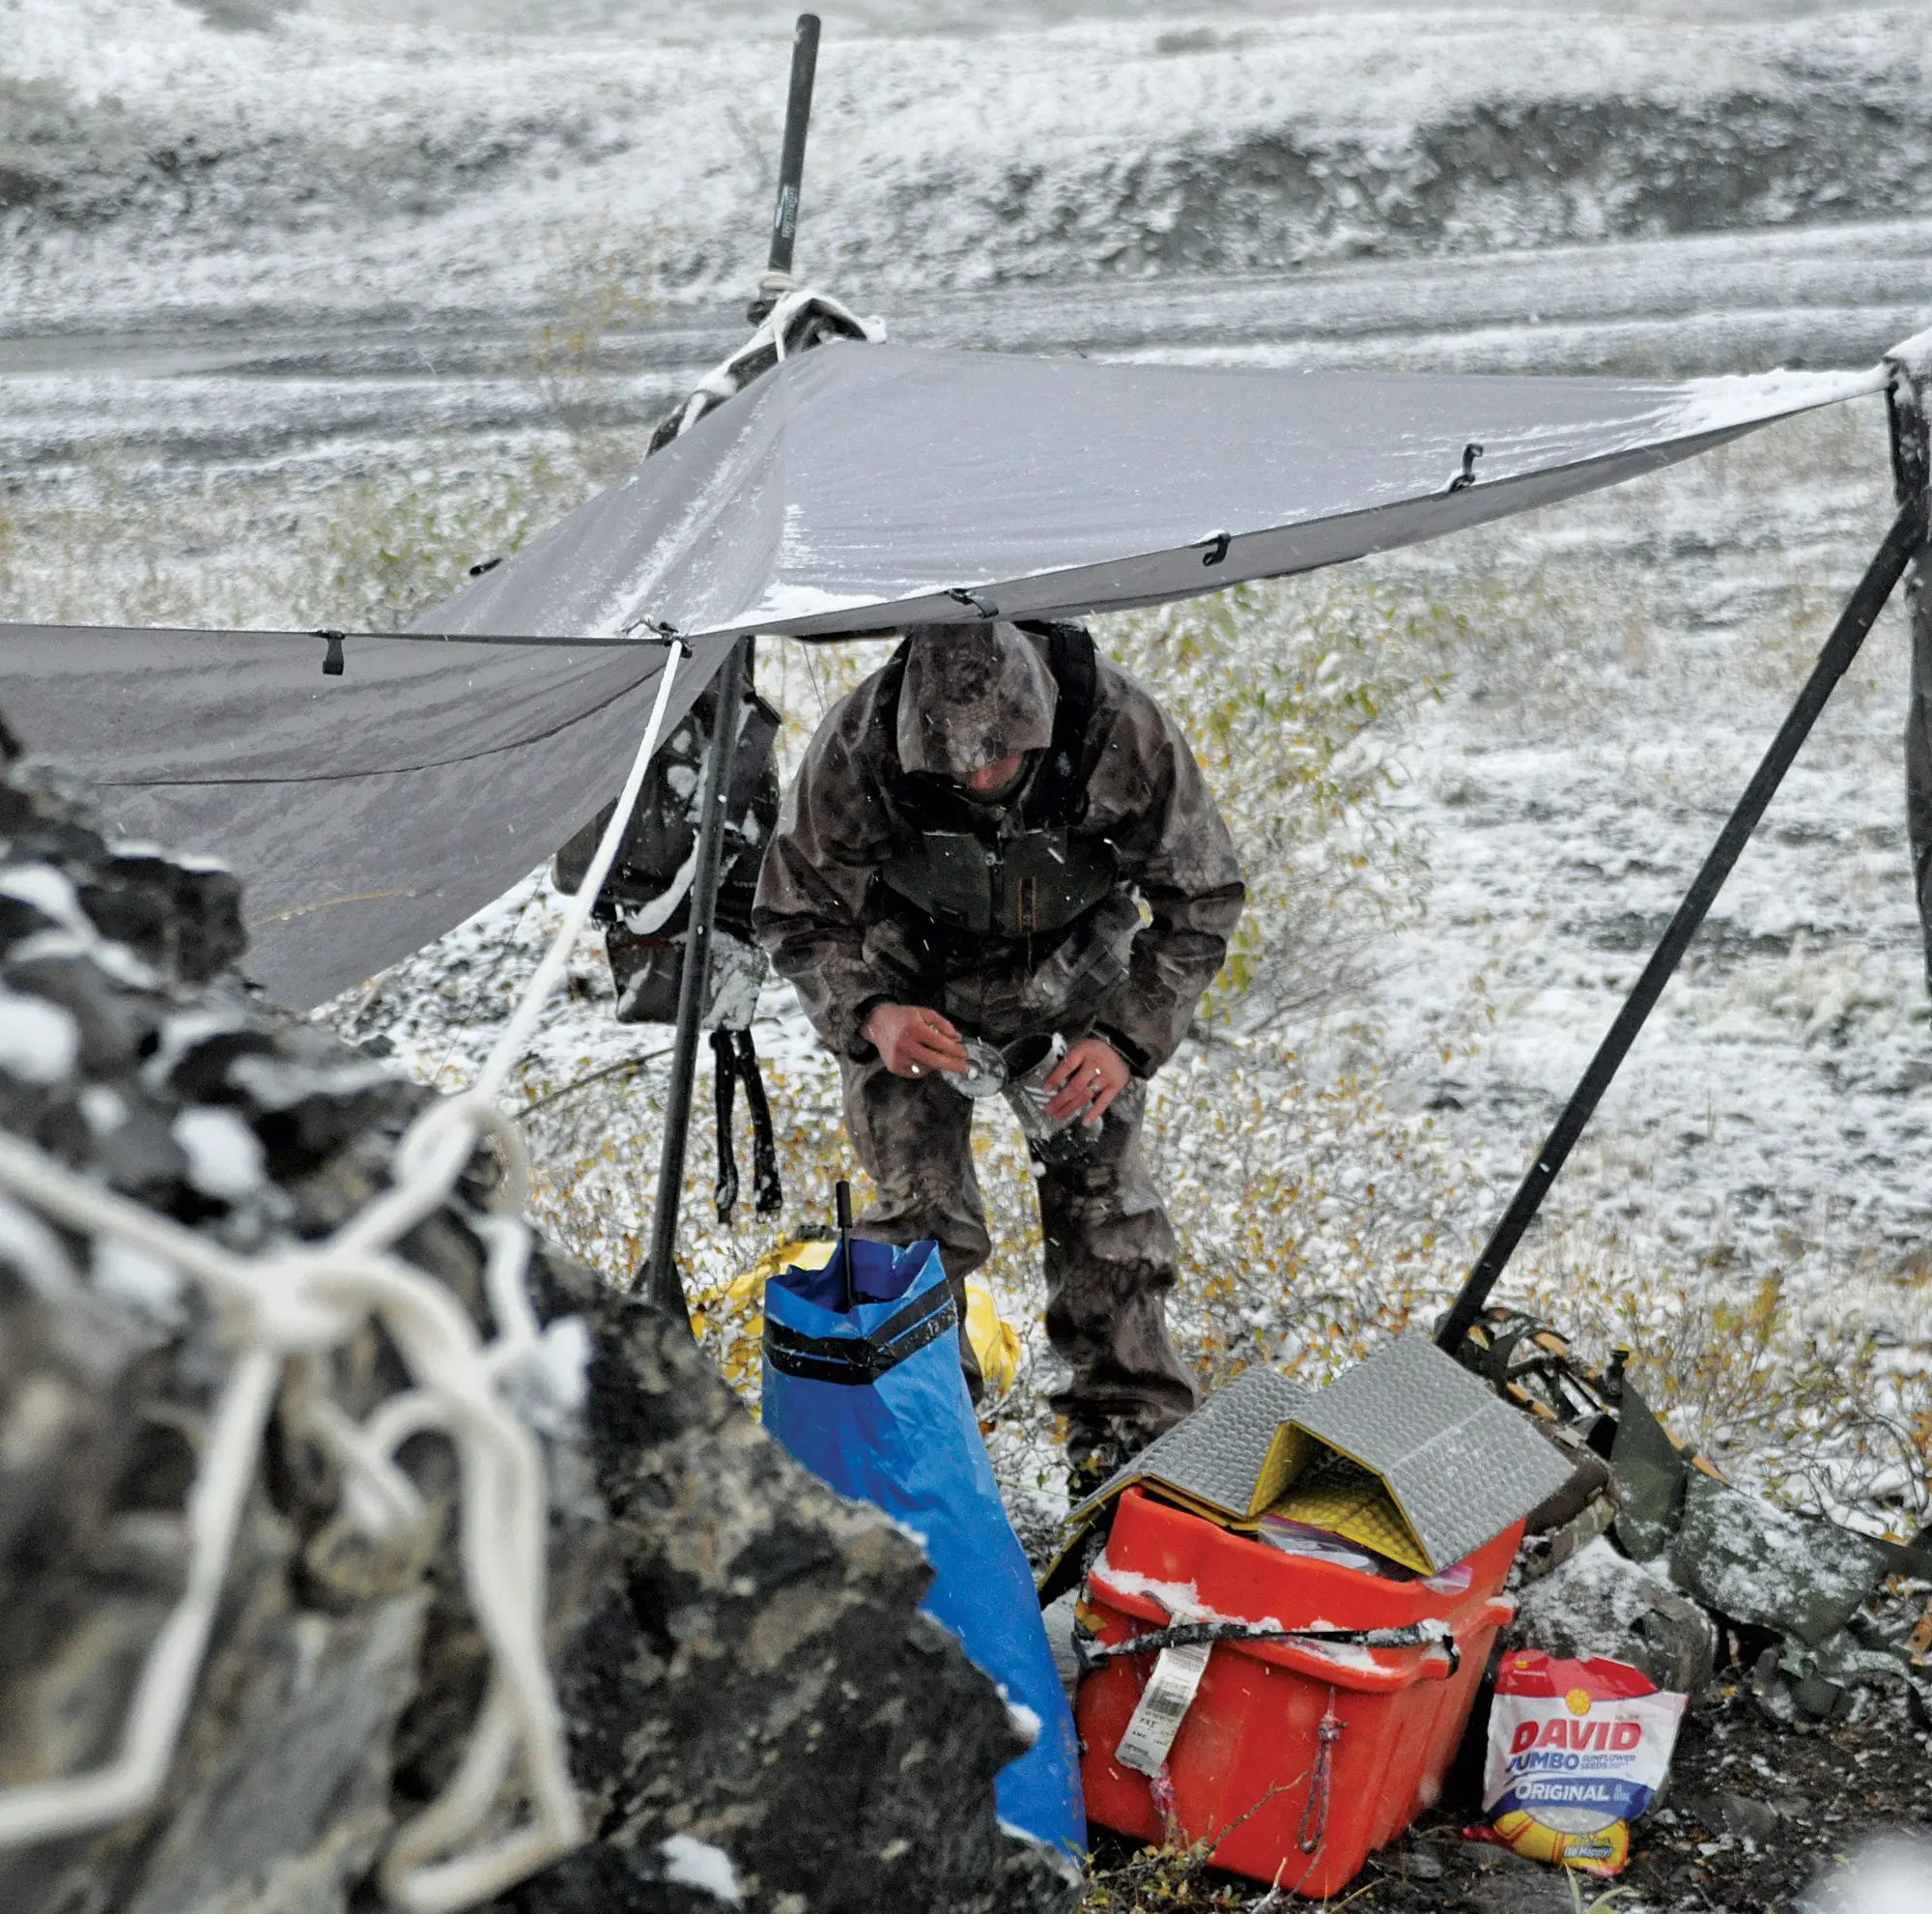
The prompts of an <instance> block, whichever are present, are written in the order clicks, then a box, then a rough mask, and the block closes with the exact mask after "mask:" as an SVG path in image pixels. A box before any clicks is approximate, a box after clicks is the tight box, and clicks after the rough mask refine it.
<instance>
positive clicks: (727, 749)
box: [643, 638, 751, 1324]
mask: <svg viewBox="0 0 1932 1914" xmlns="http://www.w3.org/2000/svg"><path fill="white" fill-rule="evenodd" d="M750 646H751V640H750V639H746V638H741V639H740V640H739V641H738V642H737V643H735V644H734V645H732V647H731V649H730V652H729V653H728V654H727V656H726V657H725V664H724V667H723V669H722V670H721V671H719V673H718V680H717V684H718V709H717V712H716V714H715V715H714V717H713V718H712V720H711V742H710V744H709V746H708V748H707V749H706V751H705V754H704V796H703V800H702V809H701V811H700V812H699V814H698V821H697V869H696V871H694V872H693V873H692V882H691V921H690V925H689V927H688V928H687V929H686V930H685V933H684V970H683V975H682V977H681V978H680V979H679V981H678V989H677V1035H676V1037H675V1038H674V1039H673V1041H672V1044H671V1057H670V1083H669V1085H668V1088H667V1089H666V1091H665V1128H664V1145H663V1148H662V1149H661V1151H660V1152H659V1155H658V1193H657V1201H656V1202H655V1204H653V1206H652V1209H651V1247H650V1254H649V1256H648V1257H647V1258H646V1259H645V1263H644V1269H643V1277H644V1282H643V1289H644V1294H645V1295H646V1296H647V1297H648V1298H649V1300H651V1301H653V1302H655V1303H656V1304H657V1305H658V1307H659V1308H660V1309H663V1310H665V1311H666V1312H667V1313H668V1314H669V1315H671V1316H674V1317H676V1318H677V1320H678V1321H679V1322H682V1323H687V1324H688V1323H689V1322H690V1320H691V1312H690V1310H689V1309H688V1308H687V1307H686V1305H685V1300H684V1282H683V1279H682V1278H681V1277H680V1276H679V1274H678V1271H677V1213H678V1207H679V1202H680V1199H681V1198H682V1197H683V1194H684V1157H685V1145H686V1143H687V1141H688V1140H689V1138H690V1135H691V1091H692V1084H693V1082H694V1080H695V1078H696V1071H697V1026H698V1022H699V1020H700V1018H701V1017H702V1015H703V1012H704V999H705V996H706V994H707V987H708V986H709V984H710V981H711V934H712V930H713V928H714V927H715V924H716V920H717V916H718V882H719V877H720V874H721V873H722V871H724V868H725V796H726V794H727V793H728V792H729V790H730V788H731V760H732V758H733V757H735V756H736V755H737V744H738V723H739V719H740V716H741V713H742V707H743V705H744V702H745V656H746V653H747V651H748V650H749V649H750Z"/></svg>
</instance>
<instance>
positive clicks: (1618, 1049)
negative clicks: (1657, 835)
mask: <svg viewBox="0 0 1932 1914" xmlns="http://www.w3.org/2000/svg"><path fill="white" fill-rule="evenodd" d="M1901 489H1902V490H1903V489H1905V488H1904V486H1903V485H1901ZM1925 535H1926V501H1925V496H1924V494H1923V492H1922V491H1920V492H1916V493H1915V494H1912V495H1910V496H1908V497H1907V500H1906V502H1905V505H1904V508H1903V509H1902V510H1901V511H1900V512H1899V514H1898V517H1897V518H1896V519H1894V520H1893V521H1892V526H1891V529H1890V530H1889V532H1887V533H1886V536H1885V543H1884V544H1882V545H1881V546H1880V547H1879V548H1878V554H1877V556H1876V557H1874V558H1873V559H1872V561H1871V563H1870V565H1868V566H1867V567H1866V569H1865V575H1864V577H1863V578H1861V580H1860V581H1859V584H1858V588H1857V589H1856V590H1855V591H1854V592H1853V593H1852V595H1851V599H1850V601H1849V602H1848V603H1847V604H1846V606H1845V609H1844V611H1843V612H1841V613H1840V614H1838V622H1837V624H1836V625H1834V626H1833V630H1832V636H1831V637H1830V638H1829V639H1827V640H1826V641H1825V648H1824V649H1823V650H1822V651H1821V652H1819V654H1818V662H1817V663H1816V664H1815V665H1814V666H1812V668H1811V675H1810V676H1809V677H1808V678H1806V679H1805V680H1804V690H1803V691H1801V692H1800V693H1799V694H1798V701H1797V702H1796V703H1795V704H1794V705H1793V706H1792V707H1791V710H1790V712H1789V714H1788V715H1787V716H1786V718H1785V720H1784V723H1783V724H1782V725H1781V726H1780V727H1779V728H1778V732H1777V735H1776V737H1775V738H1773V739H1772V741H1771V749H1770V750H1769V751H1767V752H1766V753H1765V755H1764V758H1763V761H1762V762H1761V763H1760V764H1759V765H1758V767H1757V770H1756V773H1755V774H1754V775H1753V776H1752V778H1751V781H1750V783H1749V784H1748V785H1747V786H1745V793H1744V795H1743V796H1742V797H1741V798H1739V800H1738V803H1737V809H1736V810H1735V811H1733V812H1732V813H1731V814H1730V816H1729V818H1728V819H1726V821H1725V824H1724V828H1723V829H1722V830H1721V831H1720V832H1719V834H1718V842H1717V843H1715V844H1713V845H1712V847H1711V854H1710V855H1709V856H1708V857H1707V858H1705V860H1704V864H1703V868H1702V869H1701V870H1700V871H1698V872H1697V875H1696V878H1695V880H1694V881H1693V882H1692V883H1691V886H1690V890H1689V891H1687V892H1686V893H1685V896H1684V901H1683V902H1682V903H1680V904H1679V905H1678V906H1677V913H1676V915H1675V916H1674V917H1672V918H1671V920H1670V923H1669V926H1668V928H1666V929H1665V930H1664V933H1663V936H1662V941H1661V942H1660V943H1659V944H1658V946H1657V949H1656V950H1655V951H1654V952H1653V953H1652V955H1651V959H1650V961H1649V962H1648V963H1647V964H1645V965H1644V967H1643V974H1642V976H1640V977H1639V978H1638V979H1637V981H1636V984H1635V986H1634V988H1633V989H1632V991H1631V993H1630V995H1629V996H1628V997H1627V998H1626V999H1625V1000H1624V1007H1623V1009H1622V1010H1621V1011H1619V1012H1618V1013H1617V1019H1616V1021H1615V1022H1614V1023H1613V1024H1611V1025H1610V1028H1609V1034H1608V1035H1607V1036H1606V1037H1605V1039H1604V1041H1603V1043H1600V1044H1599V1045H1598V1046H1597V1054H1596V1055H1595V1056H1594V1057H1592V1058H1591V1059H1590V1067H1589V1069H1588V1070H1586V1071H1584V1072H1583V1080H1582V1081H1581V1082H1580V1083H1578V1084H1577V1088H1576V1090H1575V1091H1574V1092H1573V1093H1572V1094H1571V1098H1570V1100H1569V1102H1568V1103H1566V1104H1565V1105H1564V1106H1563V1114H1562V1115H1561V1116H1559V1117H1558V1118H1557V1119H1556V1127H1555V1128H1553V1129H1552V1130H1551V1131H1550V1132H1549V1136H1548V1140H1547V1141H1546V1142H1545V1144H1544V1146H1543V1148H1542V1149H1541V1150H1539V1151H1538V1152H1537V1153H1536V1160H1535V1161H1534V1162H1532V1163H1531V1164H1530V1166H1529V1170H1528V1172H1527V1174H1525V1176H1524V1177H1523V1180H1522V1182H1521V1183H1520V1185H1518V1186H1517V1192H1516V1195H1515V1196H1514V1197H1513V1198H1512V1199H1511V1201H1510V1206H1509V1208H1508V1209H1507V1210H1506V1211H1504V1212H1503V1218H1502V1221H1501V1222H1499V1223H1498V1224H1497V1225H1496V1227H1495V1231H1494V1233H1493V1234H1492V1236H1491V1238H1490V1240H1489V1242H1488V1243H1485V1244H1484V1245H1483V1253H1482V1254H1481V1255H1480V1256H1479V1257H1477V1258H1476V1264H1475V1267H1474V1268H1473V1269H1472V1270H1471V1271H1469V1276H1468V1280H1467V1281H1466V1282H1464V1283H1463V1289H1462V1293H1461V1295H1459V1296H1458V1297H1457V1299H1456V1300H1455V1302H1454V1304H1453V1305H1452V1306H1451V1308H1450V1310H1449V1313H1448V1314H1447V1315H1446V1316H1445V1317H1443V1319H1442V1322H1441V1324H1440V1326H1439V1327H1438V1328H1437V1329H1436V1331H1435V1341H1436V1345H1437V1346H1438V1347H1439V1348H1441V1349H1444V1350H1446V1351H1447V1352H1448V1353H1449V1354H1450V1355H1452V1356H1453V1355H1455V1354H1456V1352H1457V1351H1458V1350H1459V1349H1460V1348H1461V1347H1462V1345H1463V1337H1464V1336H1466V1335H1467V1334H1468V1332H1469V1329H1470V1328H1471V1326H1472V1325H1473V1324H1474V1323H1475V1321H1476V1318H1477V1317H1478V1316H1480V1315H1481V1314H1482V1311H1483V1305H1484V1303H1486V1302H1487V1301H1488V1300H1489V1298H1490V1292H1491V1291H1492V1289H1493V1288H1494V1287H1495V1286H1496V1281H1497V1278H1498V1277H1500V1276H1501V1274H1502V1272H1503V1271H1504V1269H1505V1268H1506V1267H1507V1265H1508V1263H1509V1259H1510V1257H1511V1255H1512V1254H1513V1253H1514V1252H1515V1249H1516V1246H1517V1244H1518V1243H1520V1242H1521V1241H1522V1236H1523V1232H1524V1231H1525V1230H1527V1229H1528V1228H1529V1226H1530V1224H1531V1222H1532V1221H1534V1220H1535V1217H1536V1213H1537V1212H1538V1211H1539V1210H1540V1209H1541V1208H1542V1207H1543V1199H1544V1198H1545V1197H1546V1196H1547V1195H1548V1193H1549V1186H1550V1185H1551V1184H1552V1183H1554V1182H1555V1181H1556V1173H1557V1171H1559V1170H1560V1169H1561V1168H1562V1167H1563V1164H1564V1161H1565V1159H1566V1158H1567V1157H1569V1155H1570V1152H1571V1151H1572V1149H1574V1148H1575V1147H1576V1143H1577V1138H1578V1137H1579V1136H1580V1135H1581V1134H1582V1133H1583V1127H1584V1125H1586V1124H1587V1123H1588V1122H1589V1121H1590V1118H1591V1116H1592V1115H1593V1114H1594V1113H1595V1111H1596V1108H1597V1105H1598V1104H1599V1103H1600V1102H1601V1101H1602V1100H1603V1097H1604V1092H1605V1091H1606V1090H1607V1089H1608V1088H1609V1087H1610V1080H1611V1078H1613V1077H1614V1076H1615V1075H1616V1073H1617V1071H1618V1068H1619V1067H1620V1066H1621V1065H1622V1063H1623V1060H1624V1058H1625V1057H1626V1056H1628V1055H1629V1054H1630V1048H1631V1045H1632V1044H1633V1043H1635V1042H1636V1037H1637V1032H1638V1031H1640V1030H1641V1029H1642V1028H1643V1026H1644V1020H1645V1019H1646V1018H1647V1017H1648V1016H1649V1015H1650V1013H1651V1011H1652V1010H1653V1009H1654V1008H1655V1006H1656V1003H1657V1000H1658V998H1659V997H1661V996H1662V994H1663V986H1665V985H1666V984H1667V983H1669V981H1670V975H1671V972H1672V971H1674V970H1675V969H1676V968H1677V965H1678V962H1679V960H1680V959H1681V958H1682V957H1683V956H1684V953H1685V951H1686V949H1688V948H1689V946H1690V939H1691V938H1692V937H1694V936H1695V935H1696V934H1697V927H1698V926H1699V925H1700V924H1702V923H1703V921H1704V916H1705V913H1706V912H1707V911H1708V910H1709V909H1710V908H1711V905H1712V903H1713V901H1714V900H1716V898H1717V895H1718V893H1719V891H1720V890H1721V889H1722V888H1723V884H1724V879H1725V878H1726V877H1728V876H1729V875H1730V874H1731V867H1732V866H1733V865H1735V864H1736V863H1737V861H1738V858H1739V856H1740V855H1741V854H1742V852H1743V850H1744V847H1745V845H1746V844H1747V843H1748V842H1749V841H1750V835H1751V833H1752V832H1753V831H1754V830H1756V828H1757V825H1758V820H1759V819H1760V818H1761V817H1763V815H1764V814H1765V810H1766V808H1767V807H1768V806H1769V805H1770V803H1771V800H1772V799H1773V797H1774V796H1776V792H1777V787H1778V786H1779V785H1780V784H1781V783H1782V782H1783V780H1784V774H1785V773H1786V772H1787V771H1788V770H1790V768H1791V764H1792V760H1793V759H1794V758H1795V757H1797V756H1798V753H1799V751H1800V749H1801V748H1802V747H1803V745H1804V740H1805V738H1806V737H1807V736H1809V735H1810V731H1811V727H1812V726H1813V725H1814V724H1816V723H1817V721H1818V714H1819V713H1820V712H1821V711H1823V710H1824V708H1825V704H1826V701H1827V700H1829V699H1830V698H1831V696H1832V693H1833V689H1834V688H1835V687H1836V685H1837V682H1838V680H1839V679H1840V678H1842V677H1843V676H1844V675H1845V673H1846V671H1849V670H1850V669H1851V664H1852V660H1853V659H1855V658H1856V657H1857V656H1858V655H1859V647H1860V646H1861V644H1863V643H1864V642H1865V638H1866V635H1867V634H1868V633H1869V632H1870V630H1871V628H1872V626H1873V625H1874V624H1875V623H1876V622H1877V620H1878V614H1879V613H1880V612H1882V611H1883V610H1884V609H1885V602H1886V600H1887V599H1888V598H1889V597H1890V596H1891V593H1892V587H1893V586H1896V585H1897V583H1898V581H1899V579H1900V578H1901V577H1902V576H1903V575H1904V572H1905V568H1906V566H1907V565H1908V564H1910V563H1911V561H1912V558H1913V556H1914V554H1915V553H1917V552H1918V549H1919V547H1920V546H1921V545H1923V544H1924V542H1925Z"/></svg>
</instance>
